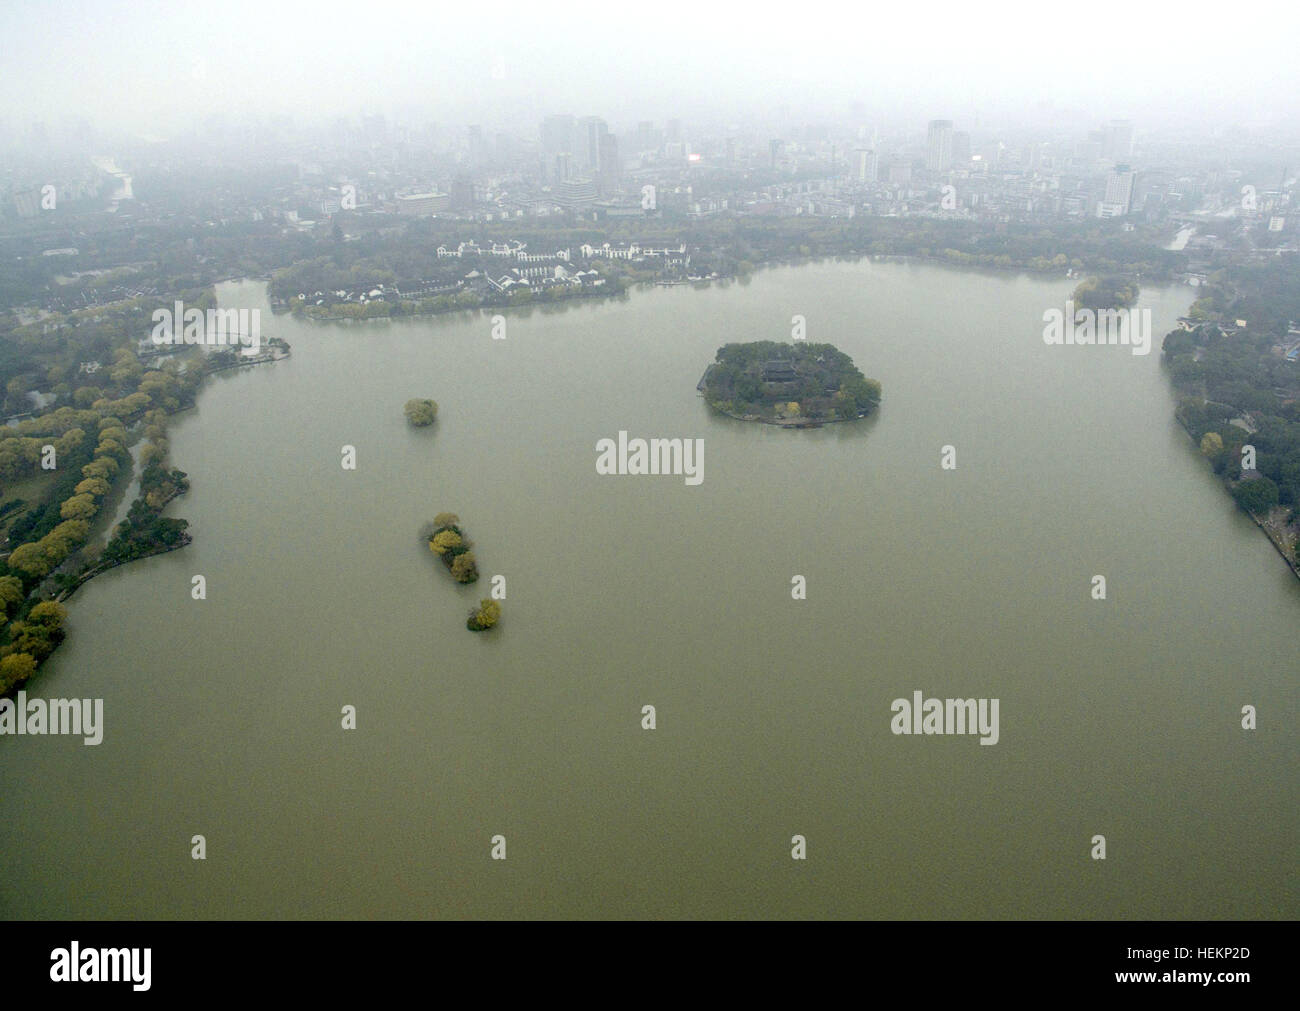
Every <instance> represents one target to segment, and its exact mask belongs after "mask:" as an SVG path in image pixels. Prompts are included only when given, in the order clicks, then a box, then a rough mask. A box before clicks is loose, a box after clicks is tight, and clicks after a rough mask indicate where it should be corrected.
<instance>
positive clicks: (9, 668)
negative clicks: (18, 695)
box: [0, 653, 36, 693]
mask: <svg viewBox="0 0 1300 1011" xmlns="http://www.w3.org/2000/svg"><path fill="white" fill-rule="evenodd" d="M35 673H36V658H35V657H33V656H32V655H31V654H30V653H10V654H9V655H8V656H6V657H2V658H0V693H4V692H7V691H8V690H9V689H10V688H14V687H16V686H18V685H20V684H22V683H23V682H24V681H26V680H27V679H28V678H29V677H31V676H32V675H33V674H35Z"/></svg>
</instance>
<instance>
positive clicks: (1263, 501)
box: [10, 477, 1278, 565]
mask: <svg viewBox="0 0 1300 1011" xmlns="http://www.w3.org/2000/svg"><path fill="white" fill-rule="evenodd" d="M1232 497H1233V498H1234V499H1236V500H1237V505H1239V506H1241V508H1243V509H1245V510H1246V512H1248V513H1253V514H1254V515H1256V516H1262V515H1264V514H1266V513H1267V512H1268V511H1269V510H1270V509H1272V508H1273V506H1275V505H1277V502H1278V491H1277V485H1276V484H1274V483H1273V482H1272V481H1270V480H1269V479H1268V478H1266V477H1258V478H1253V479H1251V480H1249V481H1242V482H1241V483H1239V484H1238V485H1237V486H1236V487H1234V488H1233V489H1232ZM12 558H13V556H12V555H11V556H10V565H12V564H13V561H12Z"/></svg>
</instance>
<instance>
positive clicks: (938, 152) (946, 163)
mask: <svg viewBox="0 0 1300 1011" xmlns="http://www.w3.org/2000/svg"><path fill="white" fill-rule="evenodd" d="M925 167H926V168H927V169H928V170H929V171H931V172H947V171H948V170H949V169H950V168H952V120H950V119H932V120H930V130H929V133H928V135H927V137H926V159H925Z"/></svg>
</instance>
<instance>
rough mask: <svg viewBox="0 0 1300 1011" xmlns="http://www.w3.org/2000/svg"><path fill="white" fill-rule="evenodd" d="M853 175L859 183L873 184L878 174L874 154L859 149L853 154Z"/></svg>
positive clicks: (873, 152) (862, 148)
mask: <svg viewBox="0 0 1300 1011" xmlns="http://www.w3.org/2000/svg"><path fill="white" fill-rule="evenodd" d="M853 173H854V176H855V177H856V178H857V181H858V182H860V183H874V182H875V181H876V179H877V177H878V174H879V168H878V165H877V161H876V152H875V151H872V150H870V149H868V148H865V147H860V148H858V149H857V150H855V151H854V152H853Z"/></svg>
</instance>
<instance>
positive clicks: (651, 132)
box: [636, 119, 659, 153]
mask: <svg viewBox="0 0 1300 1011" xmlns="http://www.w3.org/2000/svg"><path fill="white" fill-rule="evenodd" d="M636 149H637V152H638V153H640V152H645V151H657V150H658V149H659V140H658V132H657V131H656V130H655V125H654V123H652V122H651V121H650V120H648V119H643V120H642V121H641V122H639V123H638V124H637V125H636Z"/></svg>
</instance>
